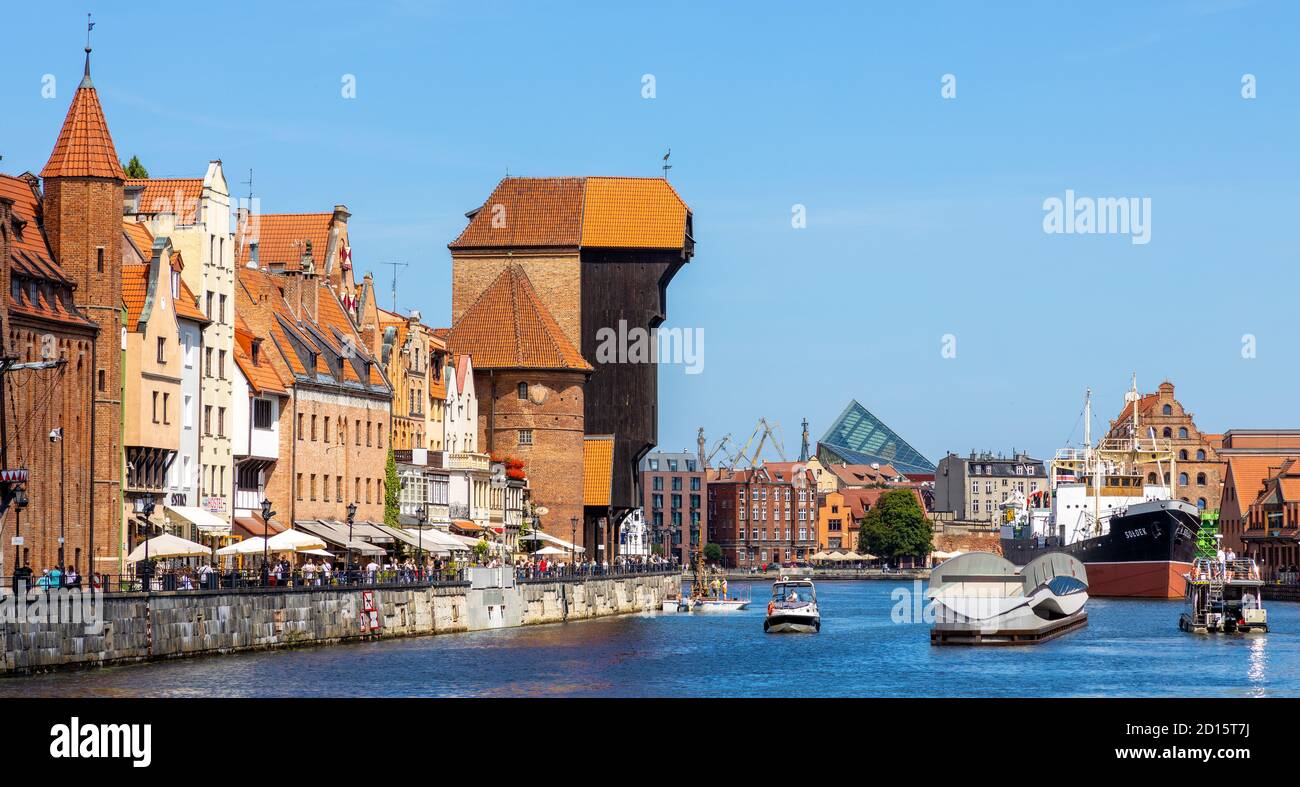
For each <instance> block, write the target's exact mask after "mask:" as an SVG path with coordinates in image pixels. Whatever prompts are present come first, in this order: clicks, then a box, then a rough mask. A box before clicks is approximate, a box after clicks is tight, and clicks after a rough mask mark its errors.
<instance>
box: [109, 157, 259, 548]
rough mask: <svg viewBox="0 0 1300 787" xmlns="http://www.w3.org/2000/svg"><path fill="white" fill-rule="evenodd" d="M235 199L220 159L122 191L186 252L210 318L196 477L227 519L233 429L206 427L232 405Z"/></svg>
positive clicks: (190, 278)
mask: <svg viewBox="0 0 1300 787" xmlns="http://www.w3.org/2000/svg"><path fill="white" fill-rule="evenodd" d="M230 203H231V200H230V189H229V187H228V185H227V183H226V177H225V172H224V170H223V169H222V166H221V161H220V160H213V161H211V162H209V163H208V167H207V171H206V172H205V173H204V175H203V177H202V178H149V179H128V180H127V181H126V182H125V185H124V190H123V213H124V215H125V218H126V220H127V221H129V222H136V223H140V224H144V225H145V226H147V227H148V229H149V231H150V232H151V233H152V234H153V235H154V237H166V238H169V239H171V243H172V248H174V249H176V251H178V252H179V253H180V254H181V255H182V256H183V257H184V259H185V261H186V265H185V269H184V270H183V271H182V272H181V277H182V279H183V280H184V282H185V285H186V286H187V287H189V289H190V290H191V291H192V292H193V293H195V294H196V295H197V296H198V303H199V307H200V308H201V309H202V312H203V315H204V317H205V320H206V321H205V322H204V324H203V343H202V344H203V347H202V356H201V364H202V366H201V390H200V392H199V396H198V399H201V400H202V408H203V412H202V417H203V419H204V425H205V428H204V429H203V431H202V435H201V436H200V438H201V439H200V443H199V461H198V465H197V467H196V468H195V470H194V473H195V474H196V475H197V477H198V479H199V497H200V500H199V501H198V502H197V503H196V505H201V506H202V508H203V509H204V510H206V511H208V512H209V513H211V514H213V515H214V516H217V517H219V518H220V519H222V520H223V521H225V523H226V524H227V525H229V524H230V517H231V497H232V494H233V485H234V478H233V473H232V472H231V470H232V467H233V458H232V456H233V455H232V446H231V440H230V435H229V433H228V430H227V431H226V433H223V431H222V430H209V429H207V428H206V426H207V424H208V423H209V422H211V421H212V420H213V419H217V418H219V417H220V414H221V413H223V412H224V413H225V414H226V416H227V417H229V414H230V411H231V410H232V408H233V407H234V403H233V400H232V395H233V374H234V361H233V354H234V319H235V311H234V308H235V291H234V284H235V274H234V265H235V243H234V235H233V233H232V232H231V204H230ZM196 401H197V399H196ZM183 459H184V456H182V460H183Z"/></svg>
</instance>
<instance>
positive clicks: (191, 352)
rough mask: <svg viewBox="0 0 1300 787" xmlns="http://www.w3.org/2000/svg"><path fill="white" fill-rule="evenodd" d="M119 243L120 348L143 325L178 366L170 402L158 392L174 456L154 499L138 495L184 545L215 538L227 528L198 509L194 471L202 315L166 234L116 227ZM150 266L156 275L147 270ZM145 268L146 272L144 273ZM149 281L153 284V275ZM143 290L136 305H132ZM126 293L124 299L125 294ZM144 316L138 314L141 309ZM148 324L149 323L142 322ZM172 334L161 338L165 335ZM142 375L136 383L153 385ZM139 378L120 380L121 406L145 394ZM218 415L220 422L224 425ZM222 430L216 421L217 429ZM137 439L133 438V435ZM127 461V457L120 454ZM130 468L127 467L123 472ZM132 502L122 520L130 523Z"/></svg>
mask: <svg viewBox="0 0 1300 787" xmlns="http://www.w3.org/2000/svg"><path fill="white" fill-rule="evenodd" d="M122 228H123V233H124V238H123V242H122V254H123V256H122V276H123V300H124V302H125V303H126V306H127V310H128V321H127V330H128V334H127V336H128V346H130V344H131V341H130V339H131V337H132V333H135V334H139V333H140V331H141V330H142V327H143V328H149V329H150V330H149V333H148V335H149V336H151V337H153V338H154V339H155V340H158V339H161V340H162V343H161V344H158V345H156V348H157V351H158V352H167V353H171V354H174V355H175V356H176V357H177V358H178V359H179V361H180V365H179V373H180V386H179V390H178V391H177V392H176V394H177V395H176V397H175V399H174V400H173V399H172V398H171V396H170V393H171V392H170V391H164V397H163V398H164V400H165V401H166V405H167V407H166V410H167V412H166V420H165V422H164V423H163V425H162V426H163V427H165V428H167V429H170V430H171V431H174V432H175V433H176V454H175V456H174V457H173V459H172V460H171V462H170V464H169V465H168V467H167V472H166V477H165V481H164V487H163V490H162V493H161V494H160V495H156V496H155V495H145V497H148V498H149V499H152V500H153V502H154V503H155V505H156V509H155V515H154V520H155V522H157V523H159V524H161V525H162V526H163V527H166V528H167V529H168V530H169V532H175V533H178V534H180V535H182V536H183V537H185V538H189V539H191V540H193V539H195V538H197V537H198V536H200V535H214V534H222V533H225V532H226V531H228V530H229V529H230V523H229V522H227V521H226V520H224V519H222V518H221V517H220V515H219V512H214V511H212V510H211V509H210V508H208V507H204V506H202V505H201V504H200V494H201V483H202V479H201V477H200V473H199V467H200V462H201V454H200V434H199V433H200V430H201V427H202V419H201V417H200V409H199V403H200V398H201V382H200V379H201V364H200V358H201V356H202V349H203V329H204V328H205V327H206V326H207V324H208V319H207V316H206V315H204V314H203V312H202V311H200V310H199V307H198V300H197V298H195V296H194V293H193V292H192V291H191V290H190V288H189V286H188V285H186V283H185V280H184V276H183V272H184V268H185V260H184V255H182V254H181V252H179V251H177V250H176V249H175V248H174V247H173V246H172V245H171V242H170V239H168V238H166V237H162V238H155V237H154V236H153V234H152V233H151V232H150V231H149V229H148V227H147V226H145V225H144V224H139V223H134V222H124V223H123V225H122ZM155 260H157V262H158V269H157V271H156V272H155V271H153V270H152V269H151V268H150V266H152V265H154V263H155ZM146 268H149V270H146ZM155 276H156V279H155V278H153V277H155ZM142 283H143V286H144V293H143V294H144V296H145V301H144V303H138V302H137V299H138V298H139V296H140V294H141V291H140V287H141V284H142ZM128 295H129V297H128ZM146 306H147V307H149V313H148V314H144V313H143V310H144V309H145V307H146ZM143 323H153V324H152V326H148V325H142V324H143ZM169 329H171V330H172V331H173V332H174V336H173V337H169V336H168V335H167V332H168V330H169ZM127 361H128V363H127V366H126V368H127V370H128V371H131V372H134V371H135V370H137V369H139V368H142V366H143V362H142V360H141V359H140V358H138V357H137V358H130V357H128V359H127ZM153 380H154V378H152V377H146V378H145V380H144V382H146V383H148V382H151V381H153ZM140 382H141V381H138V380H135V379H128V380H127V381H126V388H127V394H128V395H127V396H126V397H124V399H123V401H124V402H125V403H126V406H127V407H128V408H135V407H138V406H139V404H140V403H139V402H138V401H136V400H135V398H134V396H138V395H145V394H146V393H148V392H149V391H150V390H152V389H151V388H150V386H148V385H145V386H144V387H139V383H140ZM225 416H226V413H225V412H224V411H223V412H222V413H221V414H220V418H221V419H222V421H223V422H224V418H225ZM222 428H224V424H223V425H222ZM136 434H139V433H136ZM139 448H140V446H130V445H128V454H132V453H138V449H139ZM127 461H128V462H131V461H132V460H131V457H130V456H128V458H127ZM128 469H132V468H128ZM134 507H135V503H134V502H132V511H131V512H129V514H128V519H129V520H132V519H134V517H133V514H134V510H135V508H134Z"/></svg>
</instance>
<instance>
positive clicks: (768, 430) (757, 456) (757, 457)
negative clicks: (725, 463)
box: [733, 418, 785, 467]
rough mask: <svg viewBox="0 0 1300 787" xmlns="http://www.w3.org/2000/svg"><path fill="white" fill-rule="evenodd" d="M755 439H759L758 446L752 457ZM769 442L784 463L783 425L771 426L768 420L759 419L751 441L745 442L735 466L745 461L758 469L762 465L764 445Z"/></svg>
mask: <svg viewBox="0 0 1300 787" xmlns="http://www.w3.org/2000/svg"><path fill="white" fill-rule="evenodd" d="M754 438H758V445H757V446H755V447H754V453H753V454H752V455H751V454H750V453H749V446H750V445H751V444H752V443H753V442H754ZM768 441H771V443H772V446H773V447H774V448H776V455H777V456H778V457H780V458H781V461H782V462H784V461H785V446H783V445H782V444H781V424H779V423H771V424H769V423H768V422H767V419H766V418H759V419H758V424H757V425H756V426H755V427H754V431H753V433H752V434H750V436H749V439H748V440H746V441H745V444H744V445H743V446H742V447H741V449H740V451H739V452H738V453H737V454H736V456H735V462H733V466H734V465H735V463H736V462H741V461H744V462H746V463H748V466H749V467H758V466H759V465H760V464H762V459H763V445H764V443H767V442H768Z"/></svg>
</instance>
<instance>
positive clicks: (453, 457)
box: [447, 453, 491, 472]
mask: <svg viewBox="0 0 1300 787" xmlns="http://www.w3.org/2000/svg"><path fill="white" fill-rule="evenodd" d="M490 463H491V460H490V459H489V458H488V455H487V454H470V453H458V454H447V469H448V470H481V471H483V472H487V470H488V467H489V465H490Z"/></svg>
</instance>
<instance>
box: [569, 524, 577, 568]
mask: <svg viewBox="0 0 1300 787" xmlns="http://www.w3.org/2000/svg"><path fill="white" fill-rule="evenodd" d="M577 561H578V518H577V517H576V516H575V517H570V518H569V567H570V568H574V567H575V566H574V564H575V563H577Z"/></svg>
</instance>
